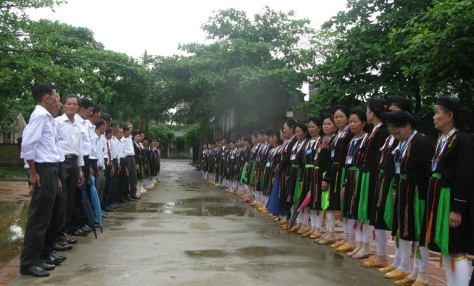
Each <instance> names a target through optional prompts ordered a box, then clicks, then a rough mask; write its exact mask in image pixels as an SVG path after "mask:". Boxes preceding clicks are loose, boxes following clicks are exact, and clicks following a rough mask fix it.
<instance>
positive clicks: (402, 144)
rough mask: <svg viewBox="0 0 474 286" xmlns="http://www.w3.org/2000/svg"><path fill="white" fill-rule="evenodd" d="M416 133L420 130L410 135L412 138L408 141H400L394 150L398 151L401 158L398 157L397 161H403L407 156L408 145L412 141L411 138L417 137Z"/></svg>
mask: <svg viewBox="0 0 474 286" xmlns="http://www.w3.org/2000/svg"><path fill="white" fill-rule="evenodd" d="M416 133H418V131H416V130H415V131H413V134H412V135H411V136H410V138H408V140H407V141H404V142H400V144H398V146H397V148H395V150H393V151H394V152H395V154H396V153H398V154H399V156H400V157H399V158H396V159H395V161H398V162H401V161H402V160H403V158H405V156H406V154H407V149H408V146H410V143H411V140H412V139H413V137H415V135H416Z"/></svg>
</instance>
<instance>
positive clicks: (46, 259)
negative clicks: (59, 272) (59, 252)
mask: <svg viewBox="0 0 474 286" xmlns="http://www.w3.org/2000/svg"><path fill="white" fill-rule="evenodd" d="M41 261H42V262H43V263H46V264H54V265H59V264H61V262H63V261H64V260H62V259H60V258H56V257H53V256H52V255H50V256H48V257H43V258H41Z"/></svg>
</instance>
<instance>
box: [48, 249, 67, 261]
mask: <svg viewBox="0 0 474 286" xmlns="http://www.w3.org/2000/svg"><path fill="white" fill-rule="evenodd" d="M51 257H53V258H57V259H61V260H62V261H64V260H66V259H67V256H63V255H58V254H57V253H56V252H54V251H53V252H51Z"/></svg>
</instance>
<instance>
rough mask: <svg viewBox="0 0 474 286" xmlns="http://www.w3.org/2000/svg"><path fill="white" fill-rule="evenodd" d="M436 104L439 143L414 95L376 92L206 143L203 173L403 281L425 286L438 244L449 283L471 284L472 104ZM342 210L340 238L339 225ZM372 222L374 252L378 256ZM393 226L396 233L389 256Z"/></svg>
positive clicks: (288, 224) (293, 227)
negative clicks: (416, 112) (427, 131)
mask: <svg viewBox="0 0 474 286" xmlns="http://www.w3.org/2000/svg"><path fill="white" fill-rule="evenodd" d="M434 112H435V115H434V117H433V123H434V127H435V128H436V129H438V130H439V131H441V134H440V136H439V138H438V141H437V143H436V146H435V148H433V146H432V144H431V143H430V142H429V140H428V139H427V137H426V136H424V135H423V134H422V132H421V129H420V127H419V123H418V121H417V119H416V118H415V117H414V116H413V114H412V113H411V102H410V101H409V100H407V99H404V98H400V97H393V98H389V99H388V100H386V99H379V98H374V99H371V100H369V101H368V105H367V109H366V110H360V109H351V110H350V109H349V108H347V107H345V106H337V107H335V108H334V109H333V111H332V112H331V113H330V114H328V115H327V116H326V117H325V118H324V119H323V120H321V119H319V118H317V117H310V118H309V119H308V120H307V121H306V122H297V121H295V120H293V119H288V120H287V121H286V122H285V124H284V125H283V128H282V129H281V130H279V131H272V130H261V131H259V132H255V133H254V134H253V135H252V136H245V137H242V138H240V139H238V140H237V141H229V142H225V141H224V140H219V141H217V142H215V144H211V147H210V148H209V146H204V151H203V153H202V174H203V179H206V180H207V179H210V180H209V181H210V182H212V183H214V184H216V185H228V186H229V190H228V191H230V192H234V193H238V194H240V195H242V198H243V201H244V202H247V203H249V202H252V204H253V205H254V206H256V207H257V208H258V209H259V210H260V211H262V212H264V213H266V214H268V215H269V216H271V217H273V218H274V221H280V223H281V227H282V229H284V230H287V231H289V232H295V233H299V234H301V235H303V236H304V237H310V238H313V239H315V242H317V243H319V244H321V245H330V246H331V247H333V248H335V249H336V251H338V252H341V253H347V255H348V256H351V257H352V258H354V259H359V260H361V263H362V265H363V266H365V267H369V268H377V269H378V270H379V271H380V272H382V273H385V277H386V278H392V279H395V282H394V283H395V284H396V285H418V286H420V285H428V277H427V272H426V270H427V266H428V259H429V251H430V250H431V251H434V252H438V253H441V255H442V261H443V262H444V265H445V272H446V277H447V281H448V284H449V285H463V286H465V285H468V284H469V264H468V260H467V256H466V253H470V254H473V253H474V243H473V241H474V191H473V189H472V183H473V182H472V180H473V178H474V176H473V170H474V168H473V167H474V166H473V165H474V144H473V140H472V137H471V135H470V134H468V133H466V132H465V131H464V130H465V129H464V127H465V123H466V117H467V114H468V110H467V108H466V107H464V106H463V105H462V104H460V103H459V102H458V101H457V100H455V99H453V98H450V97H439V98H438V100H437V102H436V105H435V106H434ZM369 127H370V129H369ZM225 179H228V180H229V181H228V182H226V181H225ZM336 214H338V215H339V214H340V216H341V219H342V226H343V230H344V235H343V237H342V239H340V238H338V237H336V234H335V216H336ZM324 215H325V216H326V232H325V233H324V234H323V233H322V231H321V226H322V222H323V219H324ZM295 222H296V224H295ZM309 222H310V223H309ZM373 231H374V232H375V240H376V245H377V254H376V255H374V256H371V255H370V254H371V253H370V247H369V243H370V241H371V237H372V234H373ZM389 233H390V234H391V235H392V237H394V238H395V240H396V243H395V245H396V249H395V250H396V258H395V261H394V262H393V263H392V264H389V261H388V259H387V241H388V234H389ZM412 246H413V247H414V248H415V249H416V255H415V259H414V265H413V268H412V267H411V266H410V255H411V249H412ZM472 283H474V280H472V279H471V285H472Z"/></svg>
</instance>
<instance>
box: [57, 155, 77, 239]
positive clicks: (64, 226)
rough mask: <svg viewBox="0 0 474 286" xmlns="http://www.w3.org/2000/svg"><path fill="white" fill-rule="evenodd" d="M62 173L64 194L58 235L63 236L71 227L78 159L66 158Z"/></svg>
mask: <svg viewBox="0 0 474 286" xmlns="http://www.w3.org/2000/svg"><path fill="white" fill-rule="evenodd" d="M60 174H61V182H62V184H63V194H62V196H60V200H61V203H60V208H59V228H58V235H59V236H63V235H64V233H66V232H68V231H69V230H70V229H71V222H72V213H73V210H74V200H75V194H76V188H77V182H78V180H79V168H78V167H77V159H68V158H66V159H65V160H64V162H63V163H62V164H61V166H60ZM64 238H65V237H64Z"/></svg>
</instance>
